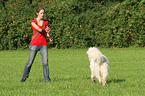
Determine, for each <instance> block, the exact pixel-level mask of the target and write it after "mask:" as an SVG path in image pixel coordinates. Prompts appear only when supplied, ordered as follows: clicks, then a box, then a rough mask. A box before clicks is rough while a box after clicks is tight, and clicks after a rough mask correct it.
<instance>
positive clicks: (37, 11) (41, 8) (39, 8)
mask: <svg viewBox="0 0 145 96" xmlns="http://www.w3.org/2000/svg"><path fill="white" fill-rule="evenodd" d="M40 10H44V11H45V8H44V7H38V8H37V9H36V13H39V12H40ZM36 16H37V14H36Z"/></svg>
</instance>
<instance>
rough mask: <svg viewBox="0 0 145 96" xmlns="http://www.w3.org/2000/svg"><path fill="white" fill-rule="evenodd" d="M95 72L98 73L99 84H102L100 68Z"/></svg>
mask: <svg viewBox="0 0 145 96" xmlns="http://www.w3.org/2000/svg"><path fill="white" fill-rule="evenodd" d="M95 71H96V77H97V78H98V80H99V83H101V74H100V68H99V66H98V67H97V69H96V70H95Z"/></svg>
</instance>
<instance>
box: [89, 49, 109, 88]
mask: <svg viewBox="0 0 145 96" xmlns="http://www.w3.org/2000/svg"><path fill="white" fill-rule="evenodd" d="M87 54H88V58H89V61H90V69H91V79H92V81H93V82H95V77H97V78H98V80H99V83H101V82H102V85H105V84H106V78H107V76H108V70H109V60H108V59H107V57H106V56H104V55H103V54H102V53H101V52H100V51H99V49H97V48H95V47H90V48H89V49H88V51H87Z"/></svg>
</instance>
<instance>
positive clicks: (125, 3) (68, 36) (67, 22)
mask: <svg viewBox="0 0 145 96" xmlns="http://www.w3.org/2000/svg"><path fill="white" fill-rule="evenodd" d="M31 1H32V2H31ZM39 6H43V7H45V9H46V13H45V19H47V20H48V21H49V23H50V25H49V26H50V27H51V29H52V30H51V33H50V35H51V37H53V38H54V42H53V43H50V42H48V45H49V46H50V47H56V48H85V47H89V46H99V47H107V48H110V47H119V48H122V47H129V46H135V47H144V46H145V42H144V41H145V10H144V9H145V1H144V0H3V1H1V4H0V7H1V10H0V14H1V21H0V29H1V30H0V33H1V35H0V38H1V39H0V42H1V43H0V50H6V49H19V48H22V49H25V48H28V46H29V43H30V41H31V36H32V29H31V25H30V22H31V20H33V19H34V18H35V9H36V8H37V7H39Z"/></svg>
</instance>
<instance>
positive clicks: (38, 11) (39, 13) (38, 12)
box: [36, 7, 45, 19]
mask: <svg viewBox="0 0 145 96" xmlns="http://www.w3.org/2000/svg"><path fill="white" fill-rule="evenodd" d="M44 12H45V8H43V7H38V8H37V9H36V16H37V17H39V18H41V19H42V18H43V15H44Z"/></svg>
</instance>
